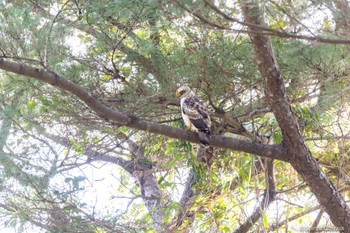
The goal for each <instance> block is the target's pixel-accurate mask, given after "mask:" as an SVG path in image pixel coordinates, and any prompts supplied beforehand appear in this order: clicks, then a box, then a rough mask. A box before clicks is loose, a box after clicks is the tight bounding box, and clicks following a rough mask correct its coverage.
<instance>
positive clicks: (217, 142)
mask: <svg viewBox="0 0 350 233" xmlns="http://www.w3.org/2000/svg"><path fill="white" fill-rule="evenodd" d="M0 69H1V70H5V71H9V72H12V73H16V74H20V75H24V76H27V77H30V78H34V79H36V80H40V81H43V82H45V83H48V84H50V85H52V86H55V87H58V88H59V89H61V90H65V91H68V92H70V93H71V94H73V95H75V96H77V97H78V98H79V99H80V100H82V101H83V102H85V104H86V105H87V106H89V107H90V108H91V109H92V110H93V111H94V112H95V113H96V114H97V115H99V116H100V117H102V118H105V119H107V120H111V121H115V122H117V123H119V124H120V125H123V126H126V127H130V128H134V129H138V130H142V131H146V132H149V133H155V134H161V135H165V136H168V137H170V138H176V139H180V140H185V141H189V142H192V143H198V144H199V138H198V135H197V134H196V133H194V132H190V131H187V130H183V129H180V128H176V127H171V126H168V125H165V124H159V123H156V122H151V121H144V120H141V119H138V118H137V117H135V116H128V115H126V114H124V113H122V112H119V111H118V110H116V109H112V108H110V107H108V106H106V105H104V104H103V103H102V102H100V101H99V100H98V99H97V98H96V97H94V96H93V95H92V94H91V93H90V92H88V91H87V90H85V89H84V88H82V87H81V86H79V85H78V84H75V83H74V82H72V81H70V80H67V79H65V78H63V77H61V76H60V75H58V74H55V73H53V72H49V71H45V70H43V69H39V68H34V67H30V66H28V65H24V64H19V63H15V62H11V61H7V60H4V59H3V58H0ZM210 144H211V146H213V147H220V148H226V149H231V150H237V151H243V152H247V153H251V154H256V155H259V156H264V157H268V158H273V159H278V160H283V161H289V160H290V157H289V156H288V155H287V154H286V153H285V151H284V150H283V147H282V146H281V145H263V144H259V143H255V142H248V141H243V140H239V139H235V138H229V137H224V136H212V137H211V138H210Z"/></svg>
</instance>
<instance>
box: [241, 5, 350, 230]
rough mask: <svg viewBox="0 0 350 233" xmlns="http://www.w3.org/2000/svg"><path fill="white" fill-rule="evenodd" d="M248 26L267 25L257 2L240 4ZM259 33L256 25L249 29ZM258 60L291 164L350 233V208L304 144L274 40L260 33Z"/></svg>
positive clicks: (256, 38) (256, 44) (257, 36)
mask: <svg viewBox="0 0 350 233" xmlns="http://www.w3.org/2000/svg"><path fill="white" fill-rule="evenodd" d="M241 6H242V10H243V12H244V17H245V20H246V22H247V23H249V24H250V25H254V24H255V25H264V23H263V19H262V14H261V13H260V9H259V6H258V4H257V3H256V2H254V1H241ZM248 28H249V29H250V30H252V31H257V30H259V29H257V28H256V27H254V26H248ZM250 38H251V41H252V43H253V48H254V53H255V56H256V61H257V64H258V66H259V70H260V73H261V75H262V78H263V80H264V87H265V95H266V99H267V101H268V103H269V105H270V108H271V109H272V111H273V113H274V115H275V117H276V119H277V121H278V124H279V126H280V128H281V130H282V135H283V146H284V148H285V150H286V151H287V153H288V154H289V156H290V159H291V160H290V163H291V165H292V166H293V167H294V169H295V170H296V171H297V172H298V174H299V175H301V177H302V178H303V180H304V181H305V182H306V183H307V185H308V186H309V187H310V189H311V191H312V192H313V193H314V194H315V196H316V198H317V199H318V201H319V202H320V204H321V205H322V206H324V207H325V211H326V212H327V213H328V215H329V216H330V218H331V220H332V222H333V224H334V225H335V226H337V227H340V228H341V229H344V230H345V232H350V209H349V207H348V206H347V205H346V204H345V202H344V200H343V198H342V197H341V196H340V194H339V192H338V190H337V189H336V188H335V187H334V185H333V184H332V183H331V181H330V180H329V179H328V178H327V176H326V175H325V174H324V172H323V171H322V170H321V168H320V166H319V165H318V163H317V162H316V160H315V159H314V158H313V156H312V155H311V153H310V151H309V150H308V148H307V147H306V145H305V142H304V139H303V136H302V134H301V132H300V130H299V124H298V121H297V117H296V116H295V115H294V113H293V111H292V109H291V105H290V103H289V100H288V97H287V95H286V90H285V85H284V82H283V78H282V74H281V71H280V69H279V67H278V64H277V61H276V57H275V55H274V51H273V47H272V42H271V38H270V37H268V36H265V35H260V34H258V33H252V34H250Z"/></svg>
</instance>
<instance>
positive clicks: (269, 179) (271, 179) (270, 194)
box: [234, 159, 276, 233]
mask: <svg viewBox="0 0 350 233" xmlns="http://www.w3.org/2000/svg"><path fill="white" fill-rule="evenodd" d="M265 177H266V178H265V180H266V190H265V193H264V197H263V199H262V201H261V202H260V203H259V206H258V208H256V209H255V211H254V212H253V213H252V215H251V216H249V217H248V218H247V220H246V221H245V222H244V223H243V224H242V225H240V226H239V228H238V229H237V230H235V231H234V232H235V233H245V232H248V231H249V230H250V229H251V228H252V226H254V224H255V223H256V222H257V221H258V220H259V219H261V217H262V213H263V212H264V211H265V210H266V209H267V208H268V207H269V205H270V204H271V203H272V202H273V201H274V200H275V195H276V183H275V175H274V169H273V160H271V159H266V160H265Z"/></svg>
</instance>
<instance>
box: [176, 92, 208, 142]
mask: <svg viewBox="0 0 350 233" xmlns="http://www.w3.org/2000/svg"><path fill="white" fill-rule="evenodd" d="M176 96H177V97H178V98H180V104H181V115H182V118H183V120H184V122H185V124H186V126H187V127H188V128H189V129H190V130H192V131H195V132H198V136H199V140H200V143H201V144H202V145H204V146H205V147H208V146H209V139H208V138H209V137H210V124H211V121H210V117H209V113H208V112H207V110H206V109H205V107H204V106H203V104H202V103H201V102H200V101H199V99H198V98H197V96H196V95H195V94H194V92H193V91H192V90H191V89H190V88H189V87H188V86H182V87H180V88H179V89H177V91H176Z"/></svg>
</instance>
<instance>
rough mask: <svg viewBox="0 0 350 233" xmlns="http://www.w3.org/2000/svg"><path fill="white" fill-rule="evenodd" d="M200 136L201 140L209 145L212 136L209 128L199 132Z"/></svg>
mask: <svg viewBox="0 0 350 233" xmlns="http://www.w3.org/2000/svg"><path fill="white" fill-rule="evenodd" d="M198 136H199V142H200V143H201V144H202V145H203V146H205V147H209V137H210V131H209V130H205V131H204V130H203V131H199V132H198Z"/></svg>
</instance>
